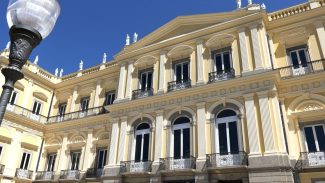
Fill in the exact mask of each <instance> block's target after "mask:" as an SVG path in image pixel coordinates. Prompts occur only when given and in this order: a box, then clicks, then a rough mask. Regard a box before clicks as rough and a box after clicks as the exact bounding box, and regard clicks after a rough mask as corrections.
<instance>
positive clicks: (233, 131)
mask: <svg viewBox="0 0 325 183" xmlns="http://www.w3.org/2000/svg"><path fill="white" fill-rule="evenodd" d="M228 126H229V138H230V152H231V154H237V153H238V152H239V145H238V133H237V123H236V122H231V123H228Z"/></svg>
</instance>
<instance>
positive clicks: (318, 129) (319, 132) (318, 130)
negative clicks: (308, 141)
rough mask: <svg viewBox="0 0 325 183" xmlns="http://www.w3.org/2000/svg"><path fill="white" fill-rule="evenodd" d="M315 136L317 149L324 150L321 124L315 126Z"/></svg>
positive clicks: (323, 135)
mask: <svg viewBox="0 0 325 183" xmlns="http://www.w3.org/2000/svg"><path fill="white" fill-rule="evenodd" d="M315 131H316V137H317V141H318V146H319V151H325V133H324V128H323V126H322V125H320V126H315Z"/></svg>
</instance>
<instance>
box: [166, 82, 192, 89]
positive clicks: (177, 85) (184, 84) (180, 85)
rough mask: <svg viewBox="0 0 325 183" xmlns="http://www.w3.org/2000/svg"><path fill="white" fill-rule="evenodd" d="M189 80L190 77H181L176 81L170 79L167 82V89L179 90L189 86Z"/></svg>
mask: <svg viewBox="0 0 325 183" xmlns="http://www.w3.org/2000/svg"><path fill="white" fill-rule="evenodd" d="M191 86H192V85H191V80H190V79H182V80H178V81H172V82H169V83H168V91H169V92H170V91H175V90H181V89H185V88H191Z"/></svg>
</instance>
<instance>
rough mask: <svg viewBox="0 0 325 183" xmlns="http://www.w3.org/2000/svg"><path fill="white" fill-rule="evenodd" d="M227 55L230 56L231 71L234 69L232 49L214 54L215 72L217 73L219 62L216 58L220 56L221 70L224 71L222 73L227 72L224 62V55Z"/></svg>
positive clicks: (213, 67)
mask: <svg viewBox="0 0 325 183" xmlns="http://www.w3.org/2000/svg"><path fill="white" fill-rule="evenodd" d="M225 53H228V54H229V62H230V63H229V64H230V69H232V68H233V65H232V64H233V61H232V52H231V49H229V50H228V49H227V50H220V51H216V52H214V53H213V61H212V64H213V66H212V71H213V72H217V63H216V62H217V61H216V56H217V55H220V56H221V67H222V68H221V69H222V71H224V70H225V61H224V54H225Z"/></svg>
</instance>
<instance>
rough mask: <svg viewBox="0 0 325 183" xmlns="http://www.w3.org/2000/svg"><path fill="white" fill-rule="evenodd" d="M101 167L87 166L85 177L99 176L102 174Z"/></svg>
mask: <svg viewBox="0 0 325 183" xmlns="http://www.w3.org/2000/svg"><path fill="white" fill-rule="evenodd" d="M103 171H104V170H103V169H102V168H88V170H87V172H86V178H100V177H101V176H102V175H103Z"/></svg>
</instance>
